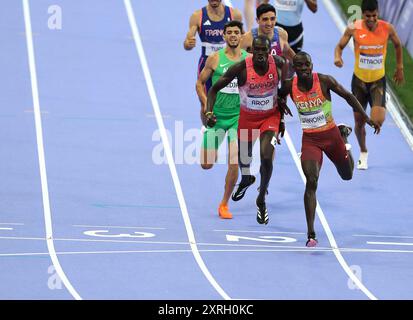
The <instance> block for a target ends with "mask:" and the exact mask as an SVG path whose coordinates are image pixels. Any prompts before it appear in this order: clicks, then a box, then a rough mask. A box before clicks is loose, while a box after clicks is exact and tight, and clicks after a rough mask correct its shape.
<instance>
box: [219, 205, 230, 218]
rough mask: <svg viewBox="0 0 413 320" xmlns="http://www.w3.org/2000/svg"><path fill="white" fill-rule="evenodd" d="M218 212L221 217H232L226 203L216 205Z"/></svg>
mask: <svg viewBox="0 0 413 320" xmlns="http://www.w3.org/2000/svg"><path fill="white" fill-rule="evenodd" d="M218 214H219V217H220V218H221V219H232V213H231V212H229V210H228V205H226V204H222V203H221V204H220V205H219V207H218Z"/></svg>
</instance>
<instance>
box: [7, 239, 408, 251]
mask: <svg viewBox="0 0 413 320" xmlns="http://www.w3.org/2000/svg"><path fill="white" fill-rule="evenodd" d="M0 239H5V240H37V241H46V239H45V238H36V237H0ZM53 240H54V241H67V242H102V243H127V244H130V243H135V244H139V245H140V244H144V245H146V244H148V245H185V246H187V245H190V243H189V242H178V241H140V240H109V239H108V240H106V239H79V238H54V239H53ZM197 245H198V246H199V247H201V246H204V247H240V248H264V249H270V248H278V249H286V250H289V249H294V250H301V249H303V251H309V252H311V251H314V250H313V249H309V248H303V247H302V246H292V245H276V244H274V245H269V244H240V243H211V242H198V243H197ZM317 249H319V250H320V251H331V252H332V251H333V250H334V249H333V248H331V247H317ZM336 249H339V250H340V251H343V252H367V253H368V252H377V253H381V252H384V253H386V252H395V253H413V251H411V250H407V251H406V250H389V249H367V248H345V247H341V248H336ZM211 250H213V249H211ZM199 251H200V252H202V251H205V249H200V250H199Z"/></svg>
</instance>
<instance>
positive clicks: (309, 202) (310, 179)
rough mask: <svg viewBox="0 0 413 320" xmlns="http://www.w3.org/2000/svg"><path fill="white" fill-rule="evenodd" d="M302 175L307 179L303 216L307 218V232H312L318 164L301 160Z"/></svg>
mask: <svg viewBox="0 0 413 320" xmlns="http://www.w3.org/2000/svg"><path fill="white" fill-rule="evenodd" d="M301 167H302V168H303V172H304V175H305V177H306V179H307V183H306V185H305V193H304V207H305V216H306V219H307V233H308V234H309V235H311V234H314V232H315V231H314V219H315V209H316V207H317V198H316V191H317V184H318V177H319V173H320V164H319V163H318V162H317V161H314V160H304V161H301Z"/></svg>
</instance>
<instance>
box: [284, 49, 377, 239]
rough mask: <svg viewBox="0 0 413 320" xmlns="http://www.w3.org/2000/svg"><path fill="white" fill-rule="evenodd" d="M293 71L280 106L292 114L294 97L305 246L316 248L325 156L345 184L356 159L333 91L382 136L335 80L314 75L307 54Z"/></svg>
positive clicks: (300, 56)
mask: <svg viewBox="0 0 413 320" xmlns="http://www.w3.org/2000/svg"><path fill="white" fill-rule="evenodd" d="M293 68H294V70H295V72H296V73H297V76H295V77H294V78H293V79H292V80H287V81H284V82H283V85H282V87H281V89H280V91H279V96H280V101H279V102H280V105H282V109H283V110H286V111H287V112H288V113H289V114H291V113H290V112H289V110H288V107H286V106H285V105H283V104H284V103H285V100H284V99H285V98H286V96H287V95H288V94H290V95H291V99H292V100H293V102H294V104H295V105H296V107H297V111H298V115H299V118H300V122H301V127H302V129H303V138H302V146H301V167H302V169H303V172H304V175H305V177H306V186H305V193H304V207H305V214H306V218H307V227H308V229H307V242H306V246H307V247H314V246H316V245H317V238H316V234H315V231H314V219H315V210H316V206H317V199H316V191H317V184H318V177H319V174H320V169H321V165H322V163H323V152H324V153H325V154H326V155H327V157H328V158H329V159H330V160H331V161H332V162H333V163H334V165H335V166H336V168H337V172H338V174H339V175H340V177H341V178H342V179H343V180H351V178H352V177H353V169H354V162H353V158H352V156H351V153H350V151H349V150H350V145H349V144H348V143H347V136H348V135H349V134H350V133H351V128H350V127H348V126H346V125H344V124H341V125H340V124H339V125H338V126H337V125H336V124H335V122H334V119H333V114H332V108H331V107H332V105H331V91H333V92H334V93H336V94H338V95H339V96H340V97H342V98H344V99H345V100H346V101H347V103H348V104H349V105H350V106H351V107H353V109H354V110H357V112H360V115H362V116H363V120H364V121H366V123H368V124H369V125H370V126H372V127H373V128H374V132H375V133H379V132H380V126H379V124H378V123H377V122H376V121H373V120H371V119H370V118H369V116H368V115H367V114H366V112H365V111H364V109H363V107H362V106H361V104H360V103H359V101H358V100H357V98H356V97H355V96H354V95H352V94H351V93H350V92H349V91H347V90H346V89H344V88H343V86H341V85H340V84H339V83H338V82H337V81H336V80H335V79H334V78H333V77H332V76H329V75H324V74H321V73H313V63H312V62H311V57H310V55H309V54H308V53H305V52H304V51H301V52H299V53H297V54H296V56H295V57H294V61H293Z"/></svg>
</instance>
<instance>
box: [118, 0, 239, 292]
mask: <svg viewBox="0 0 413 320" xmlns="http://www.w3.org/2000/svg"><path fill="white" fill-rule="evenodd" d="M124 4H125V8H126V12H127V15H128V20H129V24H130V27H131V30H132V34H133V39H134V41H135V45H136V50H137V53H138V56H139V60H140V63H141V66H142V69H143V74H144V76H145V81H146V85H147V88H148V91H149V96H150V99H151V102H152V107H153V110H154V112H155V116H156V122H157V123H158V127H159V131H160V134H161V138H162V143H163V146H164V150H165V155H166V158H167V161H168V165H169V170H170V171H171V175H172V180H173V183H174V186H175V190H176V195H177V197H178V201H179V206H180V207H181V213H182V217H183V220H184V223H185V229H186V233H187V235H188V240H189V242H190V245H191V249H192V252H193V255H194V257H195V260H196V262H197V263H198V265H199V267H200V268H201V270H202V272H203V274H204V275H205V277H206V278H207V280H208V281H209V282H210V283H211V285H212V286H213V287H214V288H215V290H216V291H217V292H218V293H219V294H220V295H221V296H222V297H223V298H224V299H226V300H227V299H231V298H230V296H229V295H228V294H227V293H226V292H225V291H224V290H223V289H222V288H221V286H220V285H219V284H218V282H217V281H216V280H215V279H214V277H213V276H212V274H211V273H210V272H209V270H208V268H207V266H206V265H205V262H204V261H203V259H202V257H201V255H200V253H199V250H198V247H197V244H196V240H195V235H194V231H193V229H192V225H191V220H190V218H189V214H188V209H187V206H186V202H185V198H184V194H183V192H182V188H181V183H180V181H179V177H178V173H177V171H176V167H175V164H174V158H173V155H172V150H171V146H170V145H169V140H168V136H167V133H166V129H165V125H164V122H163V119H162V113H161V110H160V107H159V103H158V98H157V96H156V92H155V87H154V85H153V82H152V76H151V73H150V71H149V66H148V62H147V60H146V55H145V50H144V48H143V45H142V41H141V37H140V33H139V29H138V25H137V23H136V19H135V14H134V12H133V8H132V5H131V3H130V0H124Z"/></svg>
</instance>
